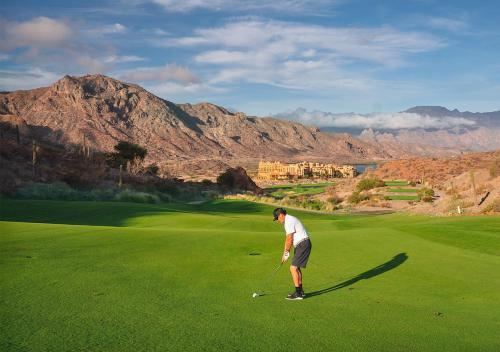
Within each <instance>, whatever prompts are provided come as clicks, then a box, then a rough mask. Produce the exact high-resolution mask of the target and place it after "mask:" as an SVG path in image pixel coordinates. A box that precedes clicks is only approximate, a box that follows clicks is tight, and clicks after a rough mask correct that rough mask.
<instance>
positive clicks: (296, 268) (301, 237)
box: [273, 208, 311, 300]
mask: <svg viewBox="0 0 500 352" xmlns="http://www.w3.org/2000/svg"><path fill="white" fill-rule="evenodd" d="M273 215H274V221H276V220H278V222H279V223H280V224H284V225H285V235H286V239H285V251H284V252H283V256H282V257H281V263H284V262H286V261H287V260H288V257H289V256H290V248H291V247H292V244H293V247H294V250H293V259H292V265H290V273H291V274H292V280H293V284H294V285H295V292H294V293H290V294H289V295H288V296H287V297H286V299H290V300H300V299H303V298H304V297H305V294H304V289H303V288H302V271H301V270H300V268H305V267H306V265H307V261H308V260H309V255H310V254H311V241H310V240H309V235H308V234H307V231H306V229H305V228H304V225H302V223H301V222H300V221H299V219H297V218H296V217H295V216H291V215H288V214H287V213H286V210H285V209H283V208H276V209H274V211H273Z"/></svg>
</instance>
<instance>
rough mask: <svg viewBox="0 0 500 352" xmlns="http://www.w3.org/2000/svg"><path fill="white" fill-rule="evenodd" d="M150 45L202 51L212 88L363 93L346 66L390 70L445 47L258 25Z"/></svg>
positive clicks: (251, 22)
mask: <svg viewBox="0 0 500 352" xmlns="http://www.w3.org/2000/svg"><path fill="white" fill-rule="evenodd" d="M155 43H156V44H157V45H159V46H166V47H197V48H200V49H202V51H201V52H199V53H198V54H197V55H196V56H195V58H194V59H195V61H196V62H197V63H198V64H200V65H205V66H207V67H209V68H211V69H212V70H213V73H212V79H211V82H212V83H234V82H238V81H244V82H252V83H265V84H271V85H276V86H283V87H289V88H296V89H320V88H328V87H337V88H346V89H365V88H367V87H369V86H370V85H371V84H372V83H373V81H372V80H370V79H368V78H366V77H363V76H362V74H361V73H360V72H356V71H354V70H351V71H350V72H348V71H347V70H346V69H345V68H344V67H345V66H346V64H347V63H349V64H351V63H360V62H365V63H368V64H374V65H379V66H383V67H384V66H385V67H395V66H400V65H404V64H405V59H406V57H407V56H409V55H412V54H415V53H419V52H426V51H431V50H435V49H438V48H441V47H443V46H444V45H445V43H444V42H443V41H442V40H441V39H439V38H437V37H435V36H433V35H430V34H426V33H420V32H401V31H398V30H395V29H392V28H390V27H377V28H345V27H327V26H319V25H309V24H300V23H290V22H282V21H272V20H270V21H264V20H259V19H247V20H240V21H236V22H230V23H227V24H226V25H224V26H221V27H215V28H202V29H196V30H195V31H194V35H193V36H188V37H180V38H167V39H162V40H156V41H155ZM204 48H205V49H204ZM203 49H204V50H203ZM365 66H366V65H365Z"/></svg>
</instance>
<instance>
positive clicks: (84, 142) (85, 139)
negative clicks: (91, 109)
mask: <svg viewBox="0 0 500 352" xmlns="http://www.w3.org/2000/svg"><path fill="white" fill-rule="evenodd" d="M86 151H87V136H86V135H85V133H84V134H83V145H82V154H83V156H85V154H86Z"/></svg>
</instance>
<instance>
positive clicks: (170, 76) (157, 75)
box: [121, 64, 200, 85]
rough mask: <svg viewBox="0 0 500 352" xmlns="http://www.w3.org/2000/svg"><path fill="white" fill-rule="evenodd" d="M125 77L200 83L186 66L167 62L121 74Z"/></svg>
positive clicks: (185, 83) (142, 79)
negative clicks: (158, 65)
mask: <svg viewBox="0 0 500 352" xmlns="http://www.w3.org/2000/svg"><path fill="white" fill-rule="evenodd" d="M121 77H122V78H123V79H126V80H130V81H135V82H145V81H150V82H166V81H174V82H177V83H180V84H184V85H189V84H197V83H200V79H199V78H198V77H197V76H196V75H195V74H194V73H193V72H191V71H190V70H189V69H187V68H186V67H182V66H178V65H176V64H167V65H165V66H160V67H142V68H137V69H134V70H133V71H129V72H125V73H123V74H122V75H121Z"/></svg>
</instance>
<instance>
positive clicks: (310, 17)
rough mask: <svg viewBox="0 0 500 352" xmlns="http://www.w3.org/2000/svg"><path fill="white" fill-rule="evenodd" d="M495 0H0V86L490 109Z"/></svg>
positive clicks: (315, 104) (496, 86)
mask: <svg viewBox="0 0 500 352" xmlns="http://www.w3.org/2000/svg"><path fill="white" fill-rule="evenodd" d="M498 18H500V2H498V1H493V0H491V1H480V2H478V1H437V0H436V1H433V0H413V1H412V0H407V1H366V0H365V1H361V0H357V1H356V0H333V1H324V0H316V1H311V0H275V1H272V2H271V1H264V0H248V1H235V0H212V1H204V0H184V1H179V0H129V1H126V0H122V1H110V0H104V1H85V2H82V1H43V2H40V1H10V0H7V1H4V2H3V4H2V10H1V13H0V90H15V89H27V88H34V87H38V86H44V85H49V84H50V83H52V82H54V81H55V80H57V79H59V78H60V77H61V76H63V75H64V74H75V75H80V74H85V73H104V74H106V75H109V76H112V77H115V78H118V79H122V80H125V81H128V82H134V83H138V84H140V85H142V86H143V87H145V88H146V89H148V90H150V91H152V92H153V93H155V94H157V95H159V96H161V97H162V98H165V99H167V100H171V101H173V102H176V103H181V102H190V103H196V102H200V101H209V102H212V103H215V104H219V105H222V106H225V107H228V108H231V109H235V110H239V111H244V112H245V113H247V114H251V115H259V116H263V115H268V114H275V113H279V112H283V111H291V110H294V109H296V108H298V107H303V108H305V109H307V110H310V111H312V110H320V111H326V112H335V113H340V112H357V113H370V112H395V111H400V110H404V109H406V108H409V107H411V106H415V105H443V106H446V107H448V108H458V109H460V110H469V111H493V110H500V80H499V78H500V60H499V57H500V21H498Z"/></svg>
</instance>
